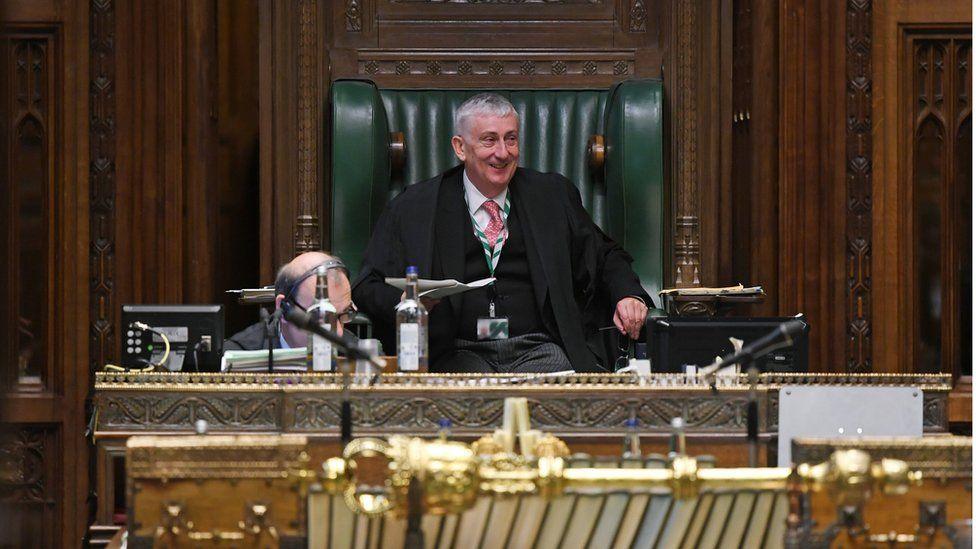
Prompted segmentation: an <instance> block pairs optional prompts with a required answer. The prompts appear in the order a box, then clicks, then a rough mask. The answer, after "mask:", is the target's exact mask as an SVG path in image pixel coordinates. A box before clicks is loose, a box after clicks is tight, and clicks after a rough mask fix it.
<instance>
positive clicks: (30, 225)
mask: <svg viewBox="0 0 976 549" xmlns="http://www.w3.org/2000/svg"><path fill="white" fill-rule="evenodd" d="M4 38H5V40H4V46H5V47H4V49H3V51H4V53H5V54H6V55H9V58H8V57H6V55H5V56H4V59H3V63H4V64H5V65H6V66H7V67H10V68H11V69H12V70H11V71H10V80H9V83H5V84H4V85H5V86H9V87H8V88H7V89H6V90H5V92H6V93H5V94H4V96H5V100H6V102H7V104H5V105H4V106H3V107H2V110H0V112H2V113H3V115H6V116H3V115H0V116H3V121H4V123H5V127H4V128H3V129H2V130H0V131H3V132H4V133H5V136H4V137H5V138H4V139H2V140H0V143H4V145H5V146H6V147H7V148H6V150H4V151H3V155H2V156H0V163H3V164H6V166H4V168H3V169H4V171H5V172H6V173H5V174H4V176H3V179H2V180H0V185H2V187H0V191H2V192H3V194H4V198H5V199H6V202H5V206H4V210H5V211H4V212H3V215H4V216H5V217H6V220H5V222H4V224H3V226H4V233H3V234H2V238H3V239H4V246H3V249H4V250H9V251H7V253H8V254H9V255H8V256H7V259H8V264H7V265H6V266H5V270H6V273H5V276H4V280H5V281H6V284H5V293H6V295H5V297H4V300H5V301H6V303H7V305H8V307H7V308H5V309H4V313H3V314H4V316H5V318H4V320H3V326H4V328H5V330H6V333H4V334H3V336H2V337H3V338H4V339H5V340H6V343H5V344H4V346H3V347H4V351H5V353H4V356H3V357H2V359H3V360H4V361H5V364H3V368H4V369H6V371H5V372H3V374H0V377H2V379H3V385H7V384H11V383H27V384H36V383H38V382H40V381H41V379H42V376H43V377H44V378H47V377H48V376H49V374H50V372H49V371H48V367H49V365H50V362H51V357H49V356H48V348H49V347H48V339H49V337H50V332H49V329H48V324H49V322H48V316H47V314H46V313H47V311H46V309H44V308H43V307H36V306H35V304H36V302H37V300H38V299H41V300H46V299H48V298H49V296H50V293H49V289H50V284H51V280H50V279H49V277H48V272H49V269H48V267H49V264H48V261H47V259H48V249H50V247H51V244H50V238H51V236H50V234H51V226H50V223H49V217H48V216H46V215H44V212H47V211H50V210H51V209H52V208H53V207H54V204H52V203H51V200H52V194H51V193H52V186H53V183H54V181H53V178H54V173H57V167H55V170H54V171H53V172H52V170H51V169H50V166H51V165H52V157H53V158H56V151H55V150H54V147H55V146H56V144H55V141H54V139H55V137H54V132H55V128H56V123H57V121H56V120H55V117H56V116H57V110H56V109H55V106H54V105H53V104H52V103H51V93H52V90H53V89H54V87H55V86H57V85H58V84H57V82H56V79H57V74H56V73H55V72H54V66H55V65H56V59H57V57H56V56H57V53H56V49H55V48H56V44H55V37H54V36H53V34H52V33H51V31H49V30H46V29H45V30H39V31H28V32H23V33H15V34H13V35H12V36H11V37H10V38H9V41H8V39H7V37H4ZM8 117H9V118H8ZM8 155H9V156H8ZM55 162H56V160H55ZM8 246H9V248H8Z"/></svg>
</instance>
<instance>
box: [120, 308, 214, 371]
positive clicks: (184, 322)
mask: <svg viewBox="0 0 976 549" xmlns="http://www.w3.org/2000/svg"><path fill="white" fill-rule="evenodd" d="M146 327H148V328H149V329H148V330H147V329H146ZM121 332H122V334H121V335H122V345H121V348H122V360H121V362H122V364H121V365H122V367H124V368H129V369H134V368H146V367H147V366H149V365H150V364H159V363H160V362H161V361H163V360H164V358H165V362H163V364H162V367H163V368H165V369H167V370H170V371H173V372H180V371H185V372H217V371H219V370H220V357H221V355H222V354H223V346H224V309H223V306H221V305H123V306H122V324H121ZM163 336H165V340H166V341H168V342H169V354H168V355H166V341H164V337H163Z"/></svg>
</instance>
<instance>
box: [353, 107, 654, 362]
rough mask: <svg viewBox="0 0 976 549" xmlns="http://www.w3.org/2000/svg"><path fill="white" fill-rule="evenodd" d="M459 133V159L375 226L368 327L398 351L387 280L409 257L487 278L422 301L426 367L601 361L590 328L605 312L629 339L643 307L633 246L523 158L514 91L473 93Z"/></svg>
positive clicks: (364, 295) (365, 291)
mask: <svg viewBox="0 0 976 549" xmlns="http://www.w3.org/2000/svg"><path fill="white" fill-rule="evenodd" d="M455 131H456V133H457V135H455V136H454V137H453V138H452V140H451V143H452V145H453V148H454V152H455V154H456V155H457V157H458V159H459V160H460V161H461V162H462V163H463V164H462V165H460V166H457V167H455V168H452V169H450V170H448V171H447V172H445V173H443V174H441V175H439V176H437V177H434V178H433V179H429V180H427V181H423V182H420V183H417V184H415V185H412V186H410V187H408V188H407V189H406V190H405V191H404V192H403V193H401V194H400V195H399V196H398V197H397V198H395V199H394V200H393V201H392V202H390V204H389V205H388V206H387V208H386V210H385V211H384V213H383V215H382V216H381V217H380V219H379V220H378V221H377V224H376V227H375V228H374V231H373V235H372V238H371V240H370V243H369V247H368V248H367V251H366V255H365V258H364V260H363V265H362V269H361V270H360V273H359V276H358V277H357V279H356V281H355V283H354V284H353V292H352V293H353V300H354V301H355V302H356V304H357V306H358V307H359V308H360V310H362V311H364V312H365V313H367V314H368V315H369V316H370V318H371V319H372V320H373V325H374V333H375V334H377V336H378V337H379V338H380V339H381V340H382V341H383V344H384V347H385V348H387V349H394V348H395V347H393V343H394V341H395V333H394V330H395V313H394V308H395V306H396V305H397V303H398V302H399V301H400V299H401V291H400V290H398V289H396V288H394V287H393V286H390V285H388V284H386V283H385V282H384V278H385V277H400V276H403V273H404V271H405V269H406V267H407V266H410V265H413V266H416V267H417V268H418V269H419V274H420V278H428V279H448V278H453V279H456V280H460V281H464V282H472V281H475V280H480V279H483V278H488V277H494V278H495V279H496V281H495V283H494V284H492V285H490V286H487V287H485V288H481V289H477V290H472V291H468V292H465V293H463V294H458V295H454V296H450V297H448V298H447V299H445V300H443V301H441V302H431V303H427V306H428V309H429V310H430V318H429V338H430V339H429V343H430V363H431V365H432V366H431V370H432V371H435V372H436V371H440V372H553V371H565V370H575V371H578V372H594V371H607V370H609V369H610V367H609V364H610V362H611V359H610V357H608V356H606V355H607V353H606V352H605V350H604V349H605V346H604V345H603V342H602V338H601V337H600V335H599V334H598V328H601V327H604V326H607V325H609V324H610V323H611V322H612V323H613V325H615V326H616V329H617V330H618V331H619V332H620V333H621V334H623V335H625V336H627V337H631V338H634V339H636V338H637V337H639V334H640V331H641V328H642V327H643V324H644V320H645V318H646V316H647V305H648V304H650V303H651V298H650V297H649V296H648V295H647V293H646V292H645V291H644V289H643V288H642V287H641V284H640V281H639V279H638V277H637V275H636V274H634V272H633V270H632V269H631V267H630V263H631V261H632V260H631V258H630V256H629V255H628V254H627V253H626V252H625V251H624V250H623V249H622V248H621V247H620V246H618V245H617V244H616V243H615V242H613V241H612V240H610V238H609V237H607V236H606V235H605V234H604V233H603V232H602V231H601V230H600V229H599V228H598V227H597V226H596V225H595V224H594V223H593V220H592V219H591V218H590V216H589V214H588V213H587V212H586V210H584V209H583V205H582V201H581V199H580V195H579V191H578V190H577V189H576V187H575V186H574V185H573V184H572V182H570V181H569V180H568V179H566V178H565V177H563V176H561V175H559V174H554V173H540V172H536V171H534V170H529V169H526V168H519V167H518V157H519V136H518V115H517V113H516V111H515V109H514V107H513V106H512V104H511V103H509V102H508V100H506V99H504V98H503V97H501V96H499V95H495V94H479V95H476V96H474V97H472V98H471V99H469V100H467V101H466V102H465V103H464V104H462V105H461V106H460V107H459V108H458V111H457V113H456V114H455ZM500 323H501V324H504V328H505V329H504V330H495V329H494V328H497V327H499V326H501V324H500ZM503 332H504V333H503ZM486 335H487V336H488V337H485V336H486Z"/></svg>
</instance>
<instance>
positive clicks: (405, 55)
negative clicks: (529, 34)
mask: <svg viewBox="0 0 976 549" xmlns="http://www.w3.org/2000/svg"><path fill="white" fill-rule="evenodd" d="M634 64H635V59H634V53H633V52H629V51H620V52H571V53H570V52H561V53H560V52H552V53H525V52H518V53H514V52H513V53H507V52H506V53H502V52H494V53H490V54H489V53H484V54H471V53H450V52H443V51H430V52H393V51H378V50H366V51H360V52H359V59H358V63H357V73H358V74H360V75H362V76H367V77H370V78H372V79H375V80H377V81H378V82H380V81H383V80H386V81H389V82H393V83H395V82H396V81H397V78H396V77H404V78H416V76H418V75H425V76H431V75H436V76H437V77H438V78H439V79H441V80H446V79H455V78H458V77H463V78H468V77H483V78H487V79H488V82H486V84H489V85H490V83H491V80H493V79H499V78H506V79H510V80H514V79H517V80H519V81H523V82H530V81H536V80H537V79H538V78H539V77H563V78H576V79H578V78H579V77H580V76H588V77H603V78H604V79H605V78H606V77H613V78H615V79H617V80H619V79H623V78H626V77H627V76H628V75H631V74H634V71H635V65H634Z"/></svg>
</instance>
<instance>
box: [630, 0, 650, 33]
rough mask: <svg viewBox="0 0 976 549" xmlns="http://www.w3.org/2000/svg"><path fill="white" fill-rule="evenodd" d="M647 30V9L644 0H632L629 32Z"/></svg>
mask: <svg viewBox="0 0 976 549" xmlns="http://www.w3.org/2000/svg"><path fill="white" fill-rule="evenodd" d="M646 30H647V8H646V7H645V6H644V0H634V5H633V6H631V8H630V32H645V31H646Z"/></svg>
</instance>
